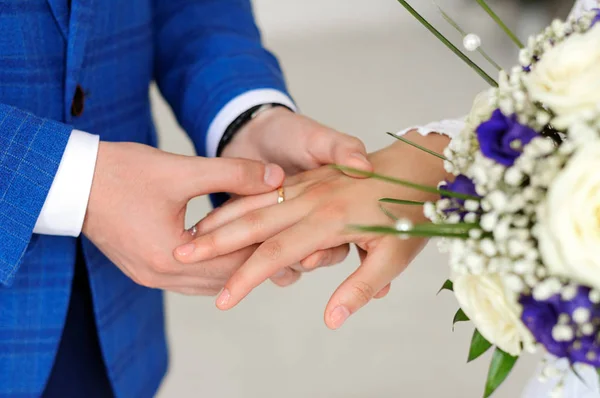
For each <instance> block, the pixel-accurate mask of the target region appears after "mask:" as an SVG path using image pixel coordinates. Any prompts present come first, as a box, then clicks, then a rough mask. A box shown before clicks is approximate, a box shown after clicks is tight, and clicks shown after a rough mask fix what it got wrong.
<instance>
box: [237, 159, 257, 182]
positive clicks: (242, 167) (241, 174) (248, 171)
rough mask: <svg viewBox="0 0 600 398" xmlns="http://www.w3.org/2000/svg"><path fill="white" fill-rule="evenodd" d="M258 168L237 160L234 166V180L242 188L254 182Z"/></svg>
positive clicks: (247, 162)
mask: <svg viewBox="0 0 600 398" xmlns="http://www.w3.org/2000/svg"><path fill="white" fill-rule="evenodd" d="M255 169H256V167H254V165H253V164H252V163H250V162H249V161H243V160H236V161H235V163H234V164H233V178H234V180H235V182H236V183H237V184H238V185H240V186H246V185H248V184H249V183H251V182H252V181H254V178H253V177H254V171H255Z"/></svg>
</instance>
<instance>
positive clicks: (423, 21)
mask: <svg viewBox="0 0 600 398" xmlns="http://www.w3.org/2000/svg"><path fill="white" fill-rule="evenodd" d="M398 2H399V3H400V4H401V5H402V6H403V7H404V8H405V9H406V10H407V11H408V12H409V13H411V14H412V16H413V17H415V18H416V19H417V20H418V21H419V22H421V24H422V25H423V26H425V27H426V28H427V29H428V30H429V31H430V32H431V33H432V34H433V35H434V36H435V37H437V38H438V39H439V40H440V41H441V42H442V43H443V44H444V45H445V46H446V47H448V48H449V49H450V50H451V51H452V52H453V53H454V54H456V55H457V56H458V57H459V58H460V59H462V60H463V61H464V62H465V63H466V64H467V65H469V66H470V67H471V68H472V69H473V70H474V71H475V72H477V74H478V75H479V76H481V78H482V79H484V80H485V81H486V82H487V83H488V84H489V85H490V86H492V87H498V83H497V82H496V81H495V80H494V79H493V78H492V77H491V76H490V75H488V74H487V73H486V72H485V71H484V70H483V69H481V68H480V67H479V65H477V64H476V63H475V62H473V61H472V60H471V59H470V58H469V57H467V56H466V55H465V53H463V52H462V51H460V50H459V49H458V47H456V46H455V45H454V44H452V43H451V42H450V40H448V39H446V37H445V36H444V35H443V34H441V33H440V31H438V30H437V29H436V28H435V27H434V26H433V25H431V24H430V23H429V22H427V20H426V19H425V18H423V17H422V16H421V14H419V13H418V12H417V10H415V9H414V8H412V7H411V6H410V4H408V1H406V0H398Z"/></svg>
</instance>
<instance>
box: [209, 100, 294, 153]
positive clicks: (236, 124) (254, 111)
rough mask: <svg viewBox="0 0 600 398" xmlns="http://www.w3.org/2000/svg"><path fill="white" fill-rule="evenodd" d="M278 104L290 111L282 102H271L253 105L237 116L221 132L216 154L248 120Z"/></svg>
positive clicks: (220, 151) (221, 150)
mask: <svg viewBox="0 0 600 398" xmlns="http://www.w3.org/2000/svg"><path fill="white" fill-rule="evenodd" d="M280 106H281V107H284V108H287V109H289V110H290V111H292V109H290V108H289V107H288V106H285V105H283V104H277V103H271V104H261V105H256V106H253V107H252V108H250V109H248V110H247V111H246V112H244V113H242V114H241V115H240V116H238V117H237V118H236V119H235V120H234V121H233V122H232V123H231V124H230V125H229V126H228V127H227V129H226V130H225V133H223V137H221V141H220V142H219V146H218V147H217V156H221V153H222V152H223V149H225V147H226V146H227V144H229V143H230V142H231V140H233V138H234V137H235V135H236V134H237V133H238V131H240V129H241V128H242V127H244V126H245V125H246V124H247V123H248V122H250V121H251V120H252V119H254V118H255V117H256V116H258V115H259V114H261V113H262V112H263V111H266V110H267V109H272V108H277V107H280ZM292 112H293V111H292Z"/></svg>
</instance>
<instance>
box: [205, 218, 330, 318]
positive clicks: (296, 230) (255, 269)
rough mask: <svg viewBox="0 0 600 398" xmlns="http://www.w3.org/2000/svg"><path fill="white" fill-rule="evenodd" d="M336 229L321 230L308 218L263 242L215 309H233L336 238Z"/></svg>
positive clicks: (226, 289) (234, 278)
mask: <svg viewBox="0 0 600 398" xmlns="http://www.w3.org/2000/svg"><path fill="white" fill-rule="evenodd" d="M336 228H337V227H333V226H325V225H322V224H320V223H318V222H316V221H314V220H312V221H311V219H310V217H309V218H307V219H305V220H304V221H301V222H300V223H298V224H297V225H295V226H294V227H292V228H289V229H286V230H285V231H283V232H281V233H280V234H278V235H276V236H274V237H273V238H270V239H269V240H267V241H265V242H264V243H263V244H262V245H260V246H259V247H258V249H256V251H255V252H254V254H253V255H252V256H251V257H250V258H249V259H248V261H246V263H245V264H244V265H242V267H241V268H240V269H239V270H238V271H237V272H236V273H235V274H234V275H233V276H232V277H231V278H230V279H229V281H227V284H226V285H225V290H224V291H223V292H222V294H221V296H220V297H219V298H218V299H217V307H218V308H220V309H222V310H228V309H230V308H232V307H234V306H235V305H237V304H238V303H239V302H240V301H241V300H242V299H243V298H244V297H246V296H247V295H248V293H250V292H251V291H252V289H254V288H255V287H257V286H258V285H260V284H261V283H263V282H264V281H265V280H267V279H268V278H269V277H271V276H272V275H275V274H276V273H277V272H278V271H279V270H281V269H283V268H285V267H289V266H291V265H293V264H295V263H297V262H298V261H300V260H301V259H303V258H305V257H306V256H308V255H309V254H310V253H312V252H314V251H315V249H318V248H319V247H320V246H321V247H322V246H325V247H327V243H328V242H327V241H328V239H329V238H331V237H332V236H335V234H336Z"/></svg>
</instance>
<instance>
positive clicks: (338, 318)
mask: <svg viewBox="0 0 600 398" xmlns="http://www.w3.org/2000/svg"><path fill="white" fill-rule="evenodd" d="M349 316H350V311H348V308H346V307H344V306H343V305H340V306H338V307H335V309H334V310H333V311H332V312H331V315H330V319H331V325H332V326H333V328H334V329H339V328H340V327H341V326H342V325H343V324H344V322H346V319H348V317H349Z"/></svg>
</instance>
